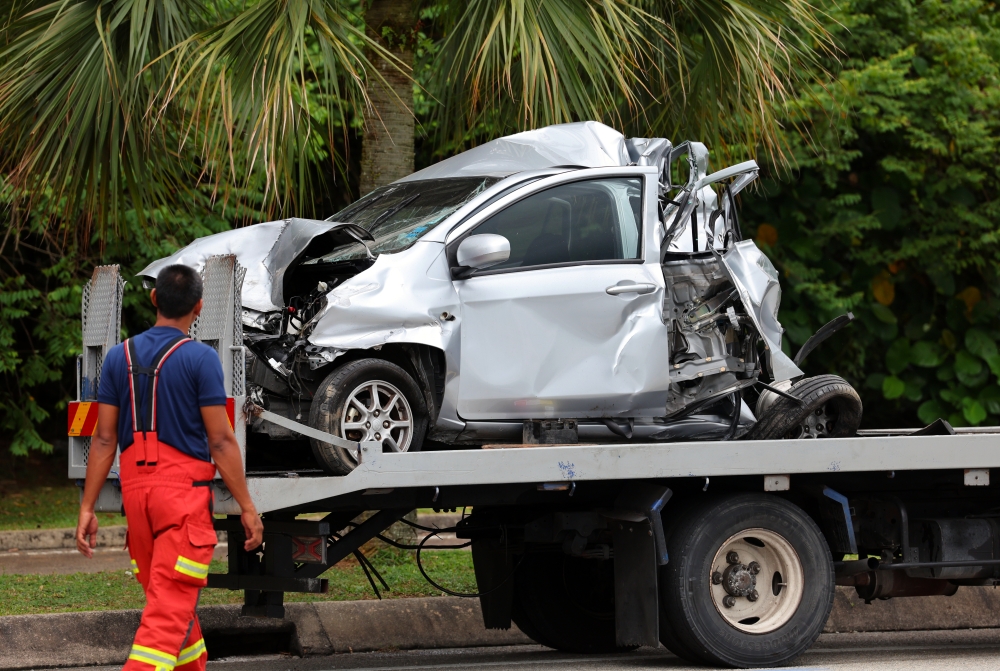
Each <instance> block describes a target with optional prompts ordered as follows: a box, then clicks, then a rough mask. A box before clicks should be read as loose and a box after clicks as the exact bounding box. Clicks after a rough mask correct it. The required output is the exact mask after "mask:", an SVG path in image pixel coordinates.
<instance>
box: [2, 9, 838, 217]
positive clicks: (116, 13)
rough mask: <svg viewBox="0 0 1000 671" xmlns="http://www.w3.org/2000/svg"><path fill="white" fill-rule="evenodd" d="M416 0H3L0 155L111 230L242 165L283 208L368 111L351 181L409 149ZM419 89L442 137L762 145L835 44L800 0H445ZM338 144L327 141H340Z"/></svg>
mask: <svg viewBox="0 0 1000 671" xmlns="http://www.w3.org/2000/svg"><path fill="white" fill-rule="evenodd" d="M415 7H416V5H415V3H414V2H413V0H369V1H368V2H367V3H363V4H362V6H361V11H360V12H358V11H355V10H356V3H354V2H350V0H257V1H255V2H249V1H246V2H237V1H236V0H217V2H215V3H214V4H208V5H205V4H204V3H200V2H193V1H191V0H49V2H48V3H45V2H42V1H39V0H36V1H30V0H28V1H17V0H14V1H11V0H7V1H6V2H0V8H2V9H3V10H4V14H5V16H9V17H15V18H14V19H12V20H11V21H10V22H9V23H8V24H7V25H6V26H5V27H4V42H5V44H6V47H4V48H3V50H2V52H0V173H3V174H5V175H6V178H7V181H8V184H9V186H10V187H11V188H12V189H13V190H14V191H15V193H19V194H22V196H23V198H25V199H28V200H30V199H32V198H37V197H38V194H41V193H45V194H46V198H48V199H50V200H51V201H53V202H59V203H60V204H61V206H62V208H63V211H64V212H65V213H69V214H78V213H80V214H82V215H83V216H84V218H85V220H86V221H88V222H94V223H95V224H96V225H98V226H99V227H100V229H101V231H100V232H103V229H104V227H106V226H112V227H113V226H115V225H117V224H118V222H120V220H121V217H122V216H123V213H124V212H125V211H126V210H129V209H134V210H135V211H136V212H137V213H138V216H140V217H141V216H142V214H143V212H144V211H146V210H149V209H151V208H154V207H157V206H161V205H171V206H175V207H176V206H177V205H178V203H182V202H184V201H185V194H187V193H190V191H191V182H192V180H193V179H194V178H199V179H202V180H203V181H204V182H206V183H209V184H212V185H214V187H215V191H214V192H213V196H215V197H227V195H229V194H233V193H235V192H236V190H238V189H239V188H241V187H244V186H246V185H248V184H249V183H250V182H251V181H254V180H256V181H255V182H254V183H258V184H260V185H261V189H262V190H263V192H264V194H265V201H266V202H265V203H264V204H262V205H260V206H261V207H263V208H265V209H266V208H267V207H278V208H281V207H286V208H288V209H291V210H294V209H295V208H296V207H297V206H299V205H301V204H303V203H307V202H309V200H310V197H311V195H312V194H313V193H314V192H315V191H316V190H318V189H320V188H323V185H322V183H321V182H319V181H317V180H316V179H314V175H312V173H311V172H310V170H309V169H308V166H309V162H310V161H311V160H313V159H314V158H315V157H316V156H317V155H318V154H322V153H324V152H326V153H330V152H333V151H335V150H334V146H335V144H334V142H333V140H332V139H333V138H334V136H336V135H337V133H342V134H346V133H347V132H348V131H349V128H350V127H351V124H352V123H356V120H357V119H361V121H362V122H363V132H364V142H363V150H362V175H361V189H362V192H364V191H366V190H367V189H369V188H373V187H375V186H378V185H380V184H384V183H386V182H389V181H392V180H394V179H397V178H398V177H400V176H403V175H405V174H407V173H409V172H410V171H412V168H413V133H414V118H413V114H412V111H411V110H412V102H413V99H412V91H413V81H412V79H411V76H412V75H411V73H412V67H413V42H412V40H413V34H414V32H415V30H416V20H415V16H416V11H415ZM432 9H434V12H432V14H434V17H435V18H434V20H435V21H436V22H437V26H438V28H439V29H440V30H441V31H442V32H443V34H444V35H445V38H444V40H443V42H442V43H441V45H440V49H439V51H438V52H437V54H436V56H435V57H434V58H435V60H434V62H433V64H432V70H433V72H434V76H433V77H432V78H431V80H430V82H429V83H428V89H429V90H428V95H430V96H432V97H434V99H435V100H437V101H438V103H439V104H438V105H437V110H438V112H437V113H436V115H435V118H434V119H433V132H434V133H436V138H437V139H438V140H439V141H445V140H447V141H449V142H451V143H452V144H453V145H454V144H461V143H463V142H475V141H478V140H481V139H485V138H487V137H489V136H490V135H491V134H498V133H501V132H505V131H509V130H516V129H526V128H531V127H535V126H539V125H544V124H548V123H555V122H563V121H572V120H578V119H600V120H605V121H607V122H610V123H612V124H615V125H617V126H619V127H621V128H623V129H626V130H630V131H633V132H636V133H638V134H643V135H648V134H664V135H667V136H676V135H677V134H683V135H684V136H685V137H701V138H703V139H707V140H709V141H710V142H714V143H715V144H716V145H717V146H722V145H723V143H725V144H726V146H727V147H734V146H735V147H739V146H743V147H748V148H750V149H753V147H756V146H759V145H763V146H764V147H765V148H767V149H768V150H770V151H772V152H777V153H779V154H780V149H781V148H780V145H779V144H778V140H777V137H778V133H777V132H776V124H775V123H774V112H773V111H772V110H773V109H774V106H775V104H776V103H780V102H781V101H782V100H783V99H784V98H785V97H786V96H788V95H790V93H791V92H792V91H793V90H794V89H795V87H796V86H797V85H798V84H799V83H800V82H801V80H802V78H803V77H805V76H807V75H806V74H804V73H808V72H809V71H810V68H811V67H813V66H814V65H815V64H816V62H817V53H818V52H823V51H829V50H831V46H830V41H829V36H828V34H827V33H826V31H825V30H824V29H823V27H822V24H821V22H820V14H819V12H818V11H817V10H816V9H815V8H814V7H812V6H811V5H810V4H808V2H807V1H806V0H467V1H466V2H457V1H455V0H439V1H438V2H437V3H435V4H434V5H433V7H432ZM338 158H339V157H338Z"/></svg>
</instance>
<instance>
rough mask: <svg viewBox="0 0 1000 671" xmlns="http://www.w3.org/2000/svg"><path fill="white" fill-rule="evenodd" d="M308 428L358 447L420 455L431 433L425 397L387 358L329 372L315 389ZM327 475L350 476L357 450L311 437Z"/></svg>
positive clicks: (313, 446) (313, 448)
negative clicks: (366, 444)
mask: <svg viewBox="0 0 1000 671" xmlns="http://www.w3.org/2000/svg"><path fill="white" fill-rule="evenodd" d="M309 426H311V427H313V428H315V429H319V430H320V431H325V432H327V433H332V434H333V435H335V436H338V437H340V438H345V439H347V440H352V441H356V442H366V441H374V442H380V443H382V449H383V451H385V452H416V451H418V450H419V449H420V447H421V446H422V444H423V441H424V435H425V433H426V431H427V410H426V407H425V404H424V398H423V395H422V394H421V393H420V389H419V387H417V383H416V382H414V381H413V378H412V377H410V375H409V374H408V373H407V372H406V371H405V370H403V369H402V368H400V367H399V366H397V365H396V364H394V363H391V362H389V361H385V360H383V359H360V360H358V361H352V362H350V363H347V364H345V365H344V366H342V367H340V368H338V369H337V370H335V371H333V372H332V373H330V375H328V376H327V378H326V379H325V380H323V382H322V383H320V385H319V388H318V389H317V390H316V395H315V396H314V397H313V402H312V406H311V407H310V410H309ZM310 443H311V444H312V450H313V455H315V457H316V461H317V462H318V463H319V465H320V466H321V467H322V468H323V470H325V471H327V472H328V473H331V474H334V475H346V474H347V473H350V472H351V471H352V470H353V469H354V468H355V467H356V466H357V465H358V454H357V452H355V451H352V450H348V449H344V448H342V447H337V446H336V445H330V444H329V443H324V442H322V441H319V440H316V439H315V438H310Z"/></svg>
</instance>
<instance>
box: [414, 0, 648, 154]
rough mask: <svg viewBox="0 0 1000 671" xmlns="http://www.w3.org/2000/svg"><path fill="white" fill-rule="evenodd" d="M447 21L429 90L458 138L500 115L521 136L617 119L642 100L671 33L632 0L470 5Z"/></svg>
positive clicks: (452, 9) (512, 0)
mask: <svg viewBox="0 0 1000 671" xmlns="http://www.w3.org/2000/svg"><path fill="white" fill-rule="evenodd" d="M443 19H444V22H445V29H446V31H447V34H448V37H447V39H446V40H445V43H444V44H443V46H442V48H441V51H440V52H439V54H438V58H437V72H438V74H437V77H436V79H435V80H434V82H433V84H432V86H433V88H434V93H435V94H436V95H437V96H438V97H439V99H440V100H441V101H442V105H441V107H440V114H441V116H442V126H443V127H444V128H446V129H447V130H448V131H451V132H458V133H459V134H461V133H462V132H463V130H464V129H465V128H467V127H468V126H471V125H474V124H475V123H476V121H477V119H478V118H480V117H481V116H482V115H483V114H488V113H489V112H490V111H491V110H494V109H497V108H504V109H505V114H504V115H503V116H505V117H508V118H509V120H510V121H511V122H513V124H514V125H515V126H516V128H519V129H523V128H534V127H537V126H544V125H547V124H552V123H562V122H568V121H574V120H579V119H607V118H614V117H616V116H617V114H618V111H619V107H620V106H621V105H623V104H624V105H625V106H626V107H628V106H633V105H634V104H635V103H636V102H637V100H638V99H639V98H640V96H641V94H642V92H643V90H644V88H645V86H646V84H645V82H644V81H643V78H642V71H643V69H645V68H646V67H649V66H650V65H652V64H653V57H654V55H655V53H656V50H657V49H658V48H660V47H659V45H657V44H656V40H657V38H661V37H662V36H663V35H665V32H666V31H665V28H666V25H665V24H664V23H663V22H662V21H660V20H659V19H657V18H656V17H654V16H652V15H651V14H649V13H647V12H645V11H644V10H643V9H642V8H641V7H640V6H639V5H638V3H635V2H629V1H627V0H470V1H469V2H467V3H449V4H448V8H447V13H446V14H445V15H444V16H443ZM511 113H513V115H514V116H513V117H510V114H511ZM502 130H511V129H510V128H505V129H502Z"/></svg>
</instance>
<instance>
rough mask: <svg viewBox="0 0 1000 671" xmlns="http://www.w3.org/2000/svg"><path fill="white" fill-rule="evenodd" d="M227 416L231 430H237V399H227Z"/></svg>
mask: <svg viewBox="0 0 1000 671" xmlns="http://www.w3.org/2000/svg"><path fill="white" fill-rule="evenodd" d="M226 416H227V417H228V418H229V428H230V429H232V430H233V431H235V430H236V399H235V398H233V397H232V396H230V397H228V398H227V399H226Z"/></svg>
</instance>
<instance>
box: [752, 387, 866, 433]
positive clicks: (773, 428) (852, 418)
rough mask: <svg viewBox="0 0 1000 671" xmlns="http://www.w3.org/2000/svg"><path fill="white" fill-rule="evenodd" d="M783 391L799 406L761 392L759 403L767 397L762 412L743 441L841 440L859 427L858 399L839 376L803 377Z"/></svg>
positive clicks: (860, 409)
mask: <svg viewBox="0 0 1000 671" xmlns="http://www.w3.org/2000/svg"><path fill="white" fill-rule="evenodd" d="M783 391H785V392H786V393H788V394H790V395H792V396H794V397H795V398H797V399H800V400H801V403H796V402H795V401H793V400H791V399H788V398H785V397H784V396H778V395H777V394H774V392H770V391H766V390H765V391H764V392H763V393H762V394H761V397H762V400H764V395H765V394H769V395H770V396H769V397H767V399H766V400H767V401H769V402H768V403H766V410H764V411H763V412H761V413H760V416H759V417H758V418H757V423H756V424H754V425H753V427H752V428H751V429H750V430H749V431H748V432H747V433H746V435H745V436H744V437H743V440H777V439H782V438H843V437H847V436H853V435H854V434H855V433H856V432H857V430H858V427H859V426H861V413H862V406H861V397H860V396H858V392H856V391H855V390H854V387H852V386H851V385H850V384H849V383H848V382H847V381H846V380H845V379H844V378H842V377H838V376H836V375H817V376H816V377H807V378H805V379H803V380H799V381H798V382H796V383H795V384H793V385H791V386H790V387H788V389H785V390H783ZM760 405H761V404H758V407H760Z"/></svg>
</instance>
